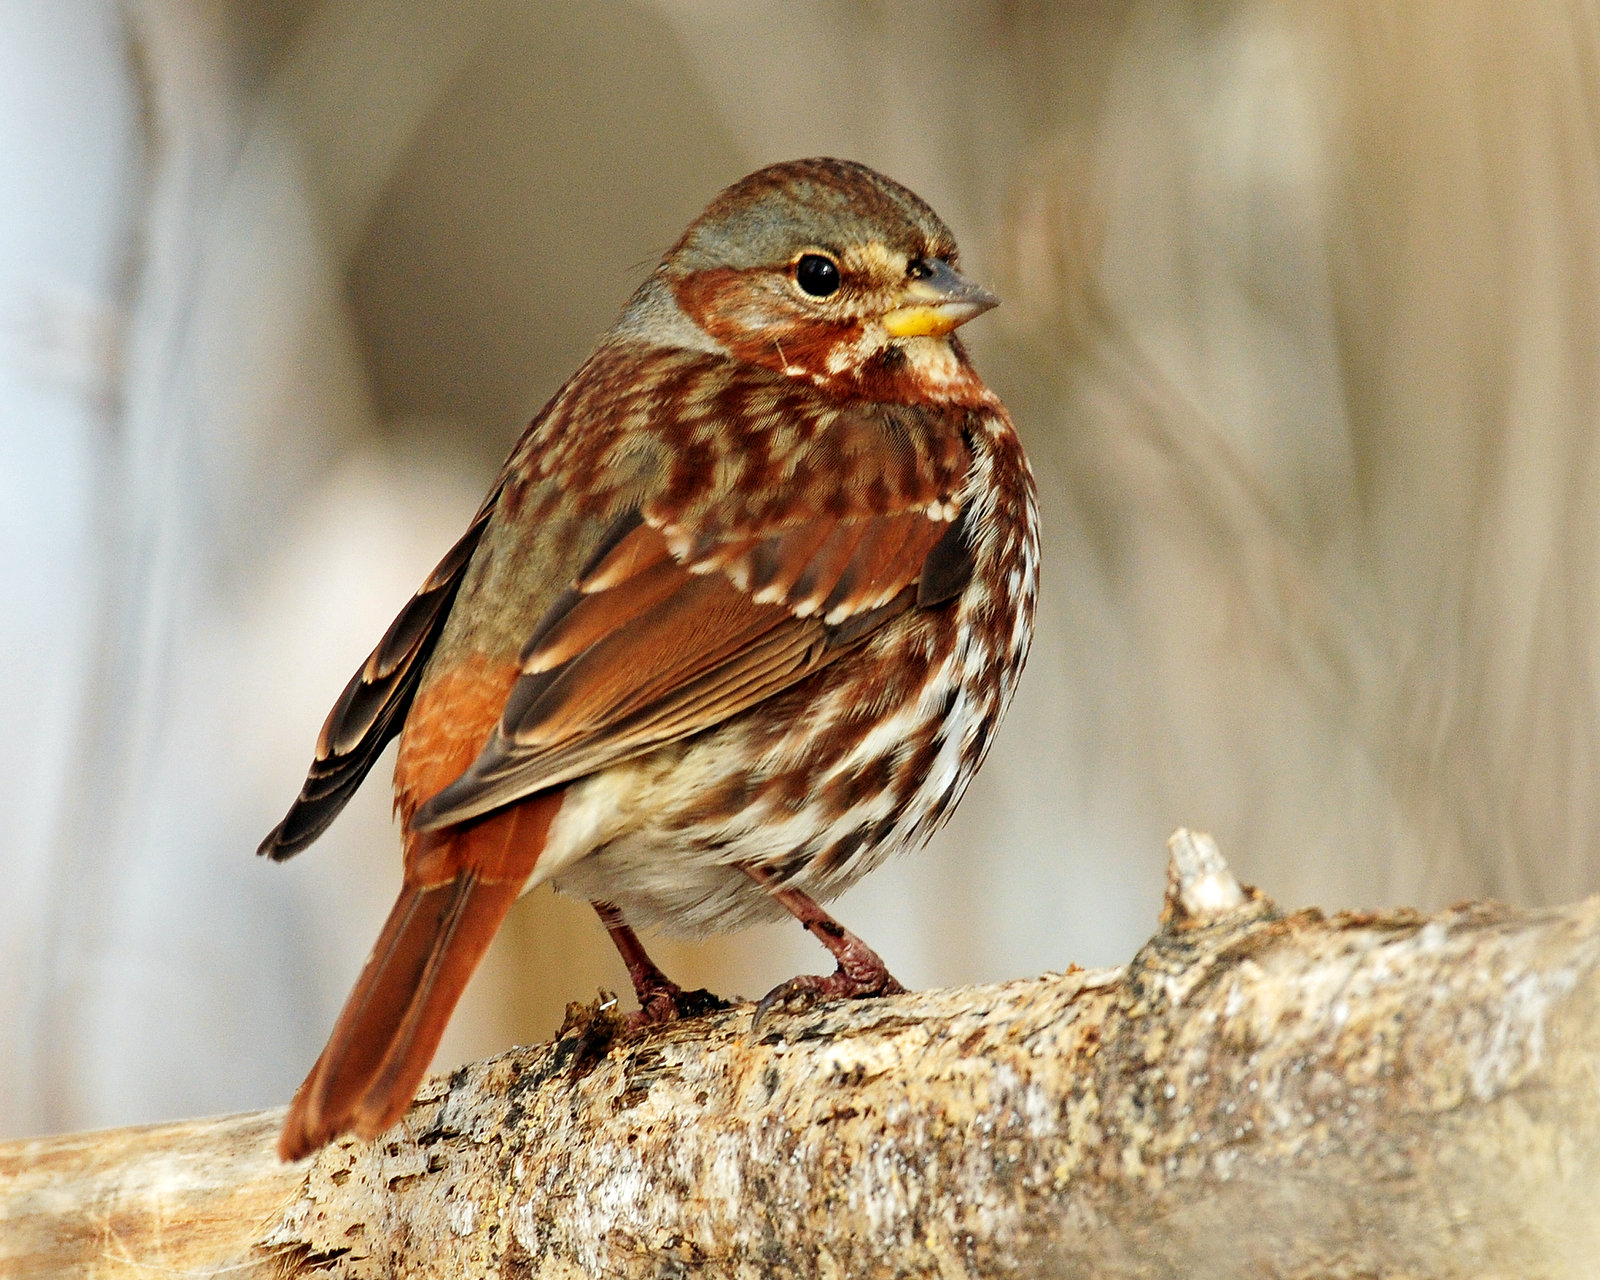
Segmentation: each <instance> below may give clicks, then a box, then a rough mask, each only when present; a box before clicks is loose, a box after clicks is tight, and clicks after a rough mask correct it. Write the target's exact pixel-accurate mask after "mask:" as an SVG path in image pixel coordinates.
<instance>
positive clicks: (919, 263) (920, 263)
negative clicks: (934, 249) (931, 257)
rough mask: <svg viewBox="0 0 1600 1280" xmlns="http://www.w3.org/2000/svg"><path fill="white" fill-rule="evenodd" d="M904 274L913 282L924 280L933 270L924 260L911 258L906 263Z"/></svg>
mask: <svg viewBox="0 0 1600 1280" xmlns="http://www.w3.org/2000/svg"><path fill="white" fill-rule="evenodd" d="M906 274H907V275H908V276H910V277H911V278H912V279H913V280H926V279H927V278H928V277H929V276H931V275H932V274H933V268H932V267H930V266H929V265H928V260H927V259H926V258H913V259H911V261H910V262H908V263H906Z"/></svg>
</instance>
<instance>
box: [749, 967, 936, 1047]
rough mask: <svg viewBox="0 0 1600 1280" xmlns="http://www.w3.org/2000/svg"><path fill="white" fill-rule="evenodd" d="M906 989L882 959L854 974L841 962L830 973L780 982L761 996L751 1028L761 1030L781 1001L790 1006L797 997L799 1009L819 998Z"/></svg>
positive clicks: (851, 997)
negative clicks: (869, 968)
mask: <svg viewBox="0 0 1600 1280" xmlns="http://www.w3.org/2000/svg"><path fill="white" fill-rule="evenodd" d="M869 954H870V953H869ZM873 958H874V959H877V957H876V956H874V957H873ZM904 992H905V988H904V987H903V986H901V985H900V983H899V982H897V981H896V980H895V977H894V975H893V974H892V973H890V972H889V971H888V970H887V969H886V968H884V967H883V963H882V961H879V963H878V968H877V970H876V971H875V972H865V973H857V974H851V973H848V972H847V971H846V970H845V968H844V966H843V965H840V966H839V968H837V969H835V970H834V971H833V972H832V973H830V974H820V973H802V974H800V975H799V976H798V977H794V978H790V979H789V980H788V981H787V982H780V983H779V984H778V985H777V986H775V987H773V988H772V990H771V991H769V992H767V994H766V995H764V996H762V997H761V999H760V1000H759V1001H758V1002H757V1004H756V1009H755V1013H754V1014H753V1015H752V1016H751V1020H750V1028H751V1030H752V1031H759V1030H761V1024H762V1023H763V1022H765V1021H766V1019H767V1015H768V1014H770V1013H771V1012H772V1011H773V1010H774V1009H776V1008H778V1007H779V1006H780V1005H781V1006H784V1007H788V1006H789V1005H790V1004H792V1003H793V1002H794V1001H797V1000H798V1001H799V1002H800V1005H799V1009H798V1010H797V1012H802V1011H804V1010H806V1009H809V1008H811V1006H812V1005H814V1004H816V1003H817V1001H819V1000H855V999H861V998H864V997H867V996H897V995H901V994H903V993H904Z"/></svg>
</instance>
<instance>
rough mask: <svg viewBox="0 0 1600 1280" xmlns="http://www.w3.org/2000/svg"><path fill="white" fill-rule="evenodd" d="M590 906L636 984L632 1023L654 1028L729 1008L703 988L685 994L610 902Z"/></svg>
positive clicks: (595, 903) (631, 979)
mask: <svg viewBox="0 0 1600 1280" xmlns="http://www.w3.org/2000/svg"><path fill="white" fill-rule="evenodd" d="M590 905H591V906H592V907H593V908H594V909H595V914H596V915H598V916H599V917H600V923H601V924H603V925H605V927H606V932H607V933H609V934H610V935H611V941H612V942H614V943H615V944H616V947H617V952H618V954H620V955H621V956H622V963H623V964H625V965H627V967H628V980H629V981H630V982H632V983H633V993H634V995H636V996H638V997H639V1012H638V1013H636V1014H634V1015H633V1017H632V1018H631V1019H630V1022H631V1023H632V1024H633V1025H634V1026H636V1027H648V1026H653V1025H654V1024H656V1023H658V1022H676V1021H677V1020H678V1019H679V1018H694V1017H698V1016H699V1015H700V1014H702V1013H710V1012H712V1011H713V1010H715V1009H723V1008H726V1007H727V1004H726V1002H725V1001H723V1000H720V999H718V998H717V997H716V996H714V995H712V994H711V992H709V991H707V990H705V989H704V988H701V989H700V990H697V991H685V990H684V989H683V988H682V987H680V986H679V985H678V984H677V983H676V982H674V981H673V980H672V979H671V978H669V977H667V975H666V974H664V973H662V972H661V969H660V966H658V965H657V964H656V962H655V961H654V960H652V959H651V958H650V956H649V954H648V953H647V952H646V951H645V949H644V943H642V942H640V941H639V935H638V934H636V933H635V932H634V931H633V930H632V929H631V928H629V926H628V922H627V921H626V920H624V919H623V918H622V912H620V911H618V910H617V909H616V907H614V906H612V905H611V904H610V903H609V902H593V903H590Z"/></svg>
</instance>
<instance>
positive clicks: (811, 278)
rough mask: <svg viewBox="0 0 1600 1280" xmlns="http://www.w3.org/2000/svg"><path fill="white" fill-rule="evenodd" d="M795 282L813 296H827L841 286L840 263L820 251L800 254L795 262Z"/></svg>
mask: <svg viewBox="0 0 1600 1280" xmlns="http://www.w3.org/2000/svg"><path fill="white" fill-rule="evenodd" d="M794 282H795V283H796V284H797V285H799V286H800V287H801V288H802V289H804V290H805V291H806V292H807V293H809V294H810V295H811V296H812V297H813V298H826V297H827V296H828V295H829V294H830V293H835V292H837V291H838V288H839V264H838V263H837V262H835V261H834V260H833V259H832V258H825V257H823V256H822V255H821V254H820V253H805V254H801V255H800V261H799V262H797V263H795V264H794Z"/></svg>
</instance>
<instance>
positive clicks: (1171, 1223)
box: [0, 832, 1600, 1280]
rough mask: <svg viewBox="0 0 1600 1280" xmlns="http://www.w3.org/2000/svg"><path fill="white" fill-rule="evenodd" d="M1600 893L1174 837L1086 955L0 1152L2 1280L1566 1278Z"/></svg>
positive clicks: (1595, 1261) (1594, 1033) (1597, 961)
mask: <svg viewBox="0 0 1600 1280" xmlns="http://www.w3.org/2000/svg"><path fill="white" fill-rule="evenodd" d="M1597 968H1600V904H1597V903H1596V902H1594V901H1587V902H1584V903H1580V904H1578V905H1575V906H1572V907H1568V908H1564V909H1560V910H1554V911H1544V912H1518V911H1513V910H1510V909H1508V908H1503V907H1498V906H1493V905H1484V904H1476V905H1469V906H1463V907H1459V908H1456V909H1453V910H1450V911H1447V912H1444V913H1442V914H1440V915H1438V916H1434V917H1431V918H1428V917H1423V916H1420V915H1417V914H1414V913H1409V912H1390V913H1382V914H1361V915H1339V916H1333V917H1330V918H1323V917H1322V916H1321V915H1319V914H1318V913H1316V912H1310V911H1307V912H1298V913H1294V914H1285V913H1283V912H1281V911H1279V910H1278V909H1277V908H1276V907H1275V906H1273V904H1272V903H1271V902H1269V901H1267V900H1266V899H1264V898H1262V897H1260V896H1259V895H1257V894H1255V893H1253V892H1251V891H1248V890H1243V889H1241V888H1240V886H1239V885H1238V884H1237V882H1236V881H1235V880H1234V879H1233V877H1232V875H1231V873H1229V871H1228V870H1227V868H1226V866H1225V865H1224V864H1223V863H1222V860H1221V859H1220V857H1219V856H1218V855H1217V854H1216V851H1215V847H1214V846H1212V845H1211V844H1210V842H1209V841H1208V840H1206V839H1205V838H1204V837H1193V836H1190V835H1188V834H1187V833H1182V832H1180V833H1179V834H1178V836H1175V837H1174V840H1173V862H1172V870H1171V876H1170V883H1169V889H1168V895H1167V902H1166V910H1165V912H1164V914H1163V922H1162V927H1161V930H1160V932H1159V933H1157V935H1156V936H1155V937H1154V938H1152V939H1151V940H1150V942H1149V943H1147V944H1146V946H1145V947H1144V948H1143V949H1142V950H1141V951H1140V952H1139V954H1138V955H1137V956H1136V957H1135V958H1134V959H1133V961H1132V962H1131V963H1130V964H1129V965H1128V966H1127V967H1126V968H1125V969H1120V970H1106V971H1099V972H1085V971H1073V972H1069V973H1066V974H1061V975H1050V976H1046V977H1043V978H1039V979H1033V980H1029V981H1023V982H1013V983H1007V984H1005V985H1001V986H991V987H969V988H960V989H952V990H944V991H930V992H923V993H918V994H912V995H907V996H898V997H893V998H888V999H882V1000H872V1001H861V1002H847V1003H841V1004H831V1005H827V1006H823V1007H819V1008H817V1009H814V1010H812V1011H809V1012H806V1013H800V1014H777V1015H774V1016H773V1017H772V1018H771V1019H770V1020H769V1021H768V1022H767V1023H765V1024H763V1026H762V1028H761V1030H760V1032H759V1033H752V1031H751V1027H750V1014H749V1009H748V1008H747V1007H746V1008H742V1009H736V1010H732V1011H729V1012H725V1013H720V1014H716V1015H713V1016H710V1017H707V1018H704V1019H698V1020H695V1021H692V1022H689V1023H684V1024H680V1025H677V1026H673V1027H667V1028H661V1029H657V1030H653V1031H650V1032H648V1033H645V1034H642V1035H639V1036H635V1037H623V1036H621V1035H620V1034H619V1027H620V1020H619V1019H618V1018H617V1017H616V1016H615V1015H614V1014H613V1013H611V1012H610V1011H607V1010H600V1009H596V1008H590V1009H584V1010H575V1012H574V1015H573V1016H572V1017H570V1018H569V1021H568V1026H567V1027H566V1028H564V1029H563V1032H562V1034H561V1035H560V1036H559V1037H558V1038H557V1040H556V1041H554V1042H553V1043H551V1044H547V1045H542V1046H538V1047H535V1048H529V1049H519V1050H516V1051H514V1052H512V1053H509V1054H506V1055H504V1056H502V1057H499V1058H495V1059H492V1060H490V1061H487V1062H484V1063H480V1064H478V1065H476V1066H473V1067H470V1068H464V1069H462V1070H461V1071H458V1072H456V1073H455V1074H454V1075H453V1076H452V1077H450V1079H448V1080H445V1079H442V1078H440V1079H435V1080H433V1081H431V1082H430V1083H429V1084H428V1086H426V1087H425V1089H424V1090H423V1093H422V1094H421V1095H420V1096H419V1099H418V1101H417V1104H416V1105H415V1106H414V1107H413V1109H412V1110H411V1112H410V1113H409V1115H408V1116H407V1118H406V1120H405V1121H404V1122H403V1123H402V1125H400V1126H398V1127H397V1128H396V1129H395V1130H393V1131H391V1133H389V1134H388V1135H386V1136H385V1137H384V1138H383V1139H381V1140H379V1141H378V1142H376V1143H373V1144H371V1145H365V1144H358V1143H353V1142H345V1143H341V1144H338V1145H336V1146H334V1147H332V1148H330V1149H328V1150H327V1151H324V1152H323V1153H322V1154H321V1155H320V1157H319V1158H317V1159H316V1160H314V1161H313V1162H311V1163H310V1164H309V1165H308V1166H306V1167H305V1168H303V1169H293V1168H291V1169H286V1168H283V1167H281V1166H278V1165H277V1164H276V1163H275V1162H274V1160H273V1159H272V1156H271V1141H272V1136H273V1133H274V1130H275V1127H276V1125H277V1123H278V1120H279V1118H280V1116H281V1112H267V1113H262V1114H260V1115H257V1116H247V1117H238V1118H233V1119H229V1120H222V1121H213V1122H197V1123H194V1124H189V1125H180V1126H170V1127H167V1128H164V1129H152V1130H142V1131H127V1132H124V1133H118V1134H101V1135H87V1136H86V1135H80V1136H77V1137H73V1138H66V1139H47V1140H41V1141H37V1142H31V1143H13V1144H10V1145H8V1146H4V1147H0V1272H3V1273H4V1274H8V1275H11V1274H15V1275H28V1276H38V1275H50V1274H63V1275H65V1274H72V1275H78V1274H82V1273H83V1272H84V1270H85V1268H86V1267H87V1266H91V1265H92V1266H94V1267H98V1269H99V1272H100V1274H105V1275H114V1274H123V1273H124V1272H126V1273H128V1274H132V1273H133V1272H138V1273H139V1274H141V1275H144V1274H148V1271H149V1268H150V1267H151V1266H159V1267H163V1268H166V1267H171V1268H175V1269H182V1270H184V1271H185V1272H186V1273H188V1274H213V1273H216V1272H219V1271H222V1270H227V1272H228V1273H229V1274H230V1275H274V1276H280V1277H281V1276H295V1275H304V1274H311V1273H314V1274H316V1275H319V1276H320V1275H327V1276H342V1277H364V1276H408V1277H410V1276H415V1277H429V1276H446V1275H449V1276H456V1275H504V1276H518V1277H524V1276H525V1277H535V1276H537V1277H567V1276H573V1277H577V1276H597V1275H607V1276H662V1275H677V1274H690V1273H692V1274H696V1275H707V1276H794V1277H810V1276H818V1277H832V1276H882V1277H891V1276H924V1275H951V1276H963V1275H989V1274H1018V1275H1041V1276H1044V1275H1048V1276H1064V1277H1078V1276H1083V1277H1088V1276H1094V1277H1124V1276H1127V1277H1132V1276H1140V1277H1152V1276H1154V1277H1184V1278H1186V1280H1189V1278H1200V1280H1205V1278H1207V1277H1224V1276H1227V1277H1234V1276H1252V1277H1368V1276H1414V1277H1456V1276H1507V1277H1513V1276H1514V1277H1517V1278H1518V1280H1529V1278H1533V1277H1580V1276H1581V1277H1591V1276H1593V1275H1595V1274H1597V1273H1600V1211H1597V1210H1596V1208H1595V1206H1596V1205H1597V1204H1600V1089H1597V1088H1596V1079H1597V1071H1596V1065H1595V1064H1596V1063H1600V1054H1597V1050H1600V1017H1597V1016H1596V1015H1597V1013H1600V1009H1597V999H1596V996H1597V992H1600V984H1597V982H1596V972H1597Z"/></svg>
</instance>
